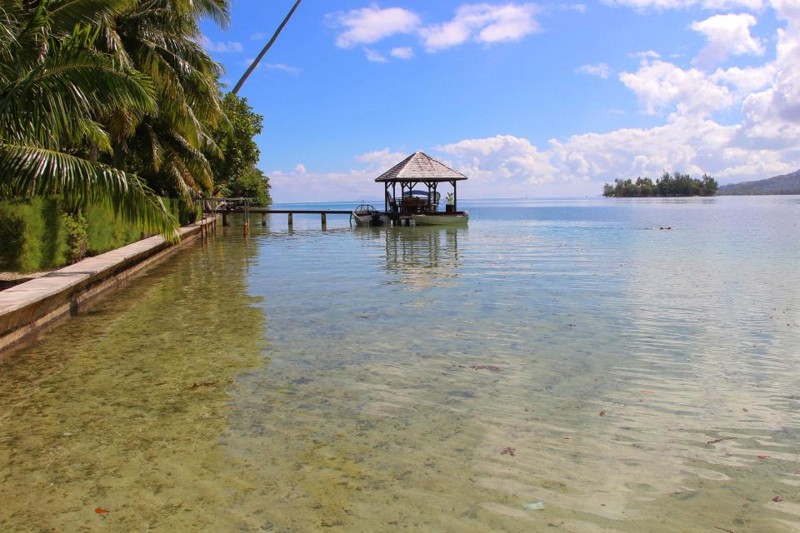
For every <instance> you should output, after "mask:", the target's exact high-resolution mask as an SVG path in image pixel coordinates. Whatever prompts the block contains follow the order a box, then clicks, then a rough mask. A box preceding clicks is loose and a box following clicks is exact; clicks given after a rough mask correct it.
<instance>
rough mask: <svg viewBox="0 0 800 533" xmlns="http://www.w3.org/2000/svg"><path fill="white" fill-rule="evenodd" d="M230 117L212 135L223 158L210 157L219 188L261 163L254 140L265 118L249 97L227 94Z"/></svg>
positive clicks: (224, 106) (225, 101) (224, 103)
mask: <svg viewBox="0 0 800 533" xmlns="http://www.w3.org/2000/svg"><path fill="white" fill-rule="evenodd" d="M222 109H223V111H224V113H225V116H226V117H227V121H226V123H224V124H221V125H219V126H218V127H216V128H215V129H214V131H213V133H212V135H213V137H214V141H215V142H216V144H217V146H218V147H219V149H220V152H221V154H220V155H222V156H223V157H222V158H220V157H219V156H217V155H215V154H209V161H210V162H211V170H212V172H213V174H214V177H215V180H216V187H215V188H216V189H220V188H223V187H226V188H230V186H231V185H232V184H233V183H234V182H235V181H236V180H237V179H238V178H239V177H240V176H242V175H243V174H244V173H245V172H248V171H249V170H250V169H251V168H252V167H254V166H255V165H256V163H258V158H259V156H260V155H261V151H260V150H259V149H258V145H257V144H256V142H255V141H254V140H253V138H254V137H255V136H256V135H258V134H259V133H261V130H262V129H263V121H264V117H262V116H261V115H259V114H257V113H255V112H254V111H253V108H252V107H251V106H250V104H248V103H247V99H246V98H242V97H240V96H236V95H235V94H233V93H228V94H226V95H225V97H224V98H223V99H222Z"/></svg>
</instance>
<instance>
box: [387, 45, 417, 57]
mask: <svg viewBox="0 0 800 533" xmlns="http://www.w3.org/2000/svg"><path fill="white" fill-rule="evenodd" d="M389 53H390V54H391V55H392V57H396V58H398V59H411V58H412V57H414V49H413V48H411V47H410V46H401V47H397V48H392V50H391V52H389Z"/></svg>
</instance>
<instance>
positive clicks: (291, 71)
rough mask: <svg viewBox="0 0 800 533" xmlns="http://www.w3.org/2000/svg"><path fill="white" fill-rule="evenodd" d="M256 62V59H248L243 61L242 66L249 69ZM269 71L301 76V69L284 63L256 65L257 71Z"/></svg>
mask: <svg viewBox="0 0 800 533" xmlns="http://www.w3.org/2000/svg"><path fill="white" fill-rule="evenodd" d="M253 61H255V58H254V57H248V58H246V59H245V60H243V61H242V63H241V65H242V67H244V68H248V67H249V66H250V65H252V64H253ZM261 69H267V70H280V71H283V72H288V73H289V74H299V73H300V69H299V68H297V67H293V66H291V65H285V64H283V63H259V64H258V65H256V70H261Z"/></svg>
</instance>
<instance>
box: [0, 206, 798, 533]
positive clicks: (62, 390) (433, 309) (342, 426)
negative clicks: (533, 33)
mask: <svg viewBox="0 0 800 533" xmlns="http://www.w3.org/2000/svg"><path fill="white" fill-rule="evenodd" d="M356 203H357V202H353V203H352V204H337V205H333V204H328V205H325V206H319V205H317V206H315V207H317V208H320V207H325V208H331V209H341V208H343V207H352V206H354V205H355V204H356ZM459 205H460V206H461V207H464V208H466V209H468V210H469V213H470V219H469V226H468V227H452V228H436V227H434V228H429V227H421V226H420V227H400V228H392V227H381V228H351V227H350V225H349V222H348V220H347V217H344V216H340V217H334V216H331V217H328V221H327V228H326V229H325V230H323V229H322V228H321V227H320V220H319V217H318V216H307V217H306V216H295V217H294V224H293V227H291V228H290V227H288V225H287V221H286V219H285V215H272V216H271V217H270V219H269V220H268V224H267V225H266V226H264V227H262V226H261V225H260V224H259V223H258V220H256V219H253V221H252V222H251V226H250V236H249V238H245V237H244V236H243V231H242V227H241V223H242V221H241V220H235V224H234V225H232V226H229V227H225V228H222V227H220V228H219V229H218V232H217V234H216V235H215V236H213V237H211V238H209V239H207V240H204V241H202V242H198V243H197V244H196V245H191V246H188V247H187V248H185V249H182V250H180V251H177V252H176V253H175V254H174V255H173V256H171V257H170V258H169V259H167V260H166V261H164V262H162V263H160V264H158V265H156V266H154V267H153V268H151V269H149V270H148V271H147V272H146V273H145V274H143V275H141V276H139V277H137V278H135V279H134V280H133V281H132V282H131V283H129V284H128V285H127V286H125V287H124V288H123V289H121V290H120V291H119V292H117V293H115V294H114V295H113V296H111V297H109V298H106V299H104V300H103V301H102V302H100V303H99V304H97V305H96V306H94V307H93V308H91V309H90V310H89V311H88V312H85V313H83V314H80V315H78V316H76V317H73V318H72V319H71V320H69V321H67V322H65V323H64V324H62V325H60V326H58V327H56V328H53V329H51V330H49V331H47V332H46V333H45V334H44V335H42V337H41V338H40V339H39V340H37V341H36V342H35V343H32V344H30V345H29V346H26V347H24V348H22V349H20V350H17V351H15V352H14V353H12V354H10V355H8V356H6V357H4V358H3V359H1V360H0V464H2V470H0V498H1V501H2V504H1V505H0V530H2V531H9V532H15V531H114V532H118V531H182V532H183V531H241V532H244V531H247V532H250V531H254V532H255V531H275V532H307V531H308V532H313V531H332V532H333V531H341V532H345V531H372V532H379V531H399V530H406V531H430V532H440V531H449V532H469V531H474V532H486V531H503V532H505V531H509V532H520V531H554V532H559V531H564V532H589V533H594V532H710V531H729V532H735V533H744V532H778V533H779V532H796V531H800V267H799V265H800V244H798V243H800V197H796V196H787V197H712V198H704V199H699V198H690V199H677V198H675V199H598V198H587V199H564V200H542V199H537V200H493V201H488V200H487V201H471V202H468V201H464V202H463V205H461V201H460V202H459ZM276 207H277V206H276Z"/></svg>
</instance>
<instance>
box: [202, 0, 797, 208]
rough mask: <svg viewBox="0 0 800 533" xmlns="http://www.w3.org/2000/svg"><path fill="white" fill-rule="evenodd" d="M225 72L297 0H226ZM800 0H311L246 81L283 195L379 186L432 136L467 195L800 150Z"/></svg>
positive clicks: (358, 196)
mask: <svg viewBox="0 0 800 533" xmlns="http://www.w3.org/2000/svg"><path fill="white" fill-rule="evenodd" d="M231 4H232V13H231V15H232V20H231V23H230V25H229V26H228V27H227V28H220V27H219V26H217V25H215V24H214V23H213V22H212V21H204V22H203V24H202V30H203V36H202V41H203V45H204V47H205V48H206V50H208V52H209V53H210V54H211V55H212V57H214V59H216V60H217V61H218V62H220V63H221V64H222V65H223V66H224V69H225V74H224V76H223V82H224V83H225V84H227V85H228V88H229V89H231V88H232V87H233V86H234V85H235V84H236V82H237V81H238V79H239V78H240V77H241V75H242V74H243V73H244V71H245V69H246V68H247V66H248V65H249V64H250V62H251V61H252V60H253V59H254V58H255V57H256V55H257V54H258V53H259V51H260V50H261V48H262V47H263V46H264V45H265V44H266V42H267V40H268V39H269V37H270V36H271V35H272V33H273V31H274V30H275V29H276V28H277V26H278V24H279V23H280V22H281V20H282V19H283V17H284V16H285V15H286V13H287V12H288V11H289V9H290V8H291V6H292V4H293V1H292V0H272V1H264V0H231ZM798 65H800V0H596V1H586V2H580V3H577V2H570V1H568V0H565V1H554V2H548V1H540V2H523V1H495V0H486V1H482V2H481V1H476V2H470V1H453V0H436V1H435V2H434V1H430V0H386V1H382V2H374V1H370V0H357V1H353V0H339V1H335V2H332V1H330V0H327V1H326V0H304V1H303V2H302V3H301V4H300V6H299V8H298V9H297V11H296V12H295V14H294V17H293V18H292V19H291V21H290V22H289V24H288V25H287V26H286V28H285V29H284V30H283V33H282V34H281V35H280V37H279V38H278V40H277V42H276V43H275V44H274V45H273V47H272V48H271V49H270V50H269V52H267V54H266V56H264V58H263V60H262V61H261V63H260V65H259V67H258V69H257V70H256V71H255V72H254V73H253V74H252V76H251V77H250V78H249V79H248V81H247V82H246V83H245V85H244V86H243V87H242V89H241V90H240V92H239V95H240V96H243V97H245V98H246V99H247V101H248V103H249V104H250V105H251V106H252V108H253V110H254V111H255V112H256V113H258V114H260V115H262V116H263V118H264V131H263V132H262V134H260V135H259V136H258V137H257V138H256V142H257V143H258V145H259V148H260V150H261V159H260V162H259V165H258V166H259V168H260V169H261V170H263V171H264V172H265V173H266V174H267V175H268V176H269V177H270V183H271V184H272V197H273V199H274V200H275V201H276V202H302V201H309V202H312V201H358V200H368V199H376V198H382V194H383V189H382V185H380V184H377V183H375V182H374V179H375V178H376V177H377V176H379V175H380V174H381V173H383V172H384V171H385V170H388V169H389V168H391V167H392V166H393V165H395V164H396V163H398V162H400V161H401V160H402V159H404V158H405V157H407V156H408V155H410V154H412V153H414V152H416V151H418V150H422V151H423V152H425V153H427V154H428V155H430V156H431V157H434V158H436V159H438V160H440V161H442V162H443V163H445V164H447V165H448V166H450V167H452V168H454V169H456V170H458V171H460V172H462V173H464V174H465V175H467V176H468V177H469V180H468V181H466V182H462V183H461V184H460V185H459V191H458V192H459V197H460V198H473V199H476V198H522V197H530V198H535V197H582V196H597V195H600V194H601V193H602V188H603V185H604V184H605V183H611V182H613V181H614V179H617V178H621V179H627V178H632V179H635V178H636V177H639V176H642V177H644V176H649V177H651V178H653V179H655V178H657V177H659V176H661V175H662V174H663V173H664V172H670V173H672V172H681V173H688V174H690V175H692V177H700V176H702V175H703V174H704V173H707V174H709V175H711V176H713V177H714V178H716V179H717V181H718V182H719V183H720V184H726V183H737V182H741V181H750V180H758V179H764V178H769V177H772V176H776V175H781V174H786V173H790V172H794V171H796V170H798V169H800V67H798Z"/></svg>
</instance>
